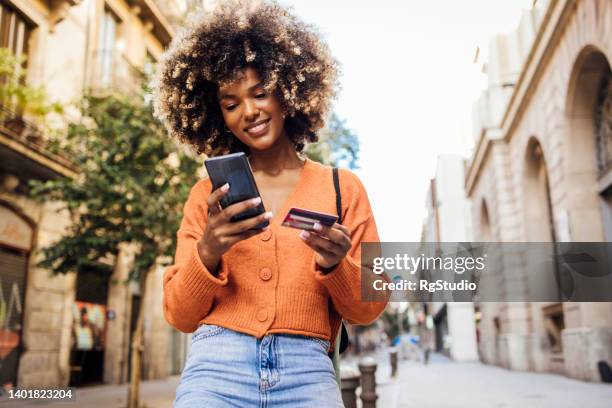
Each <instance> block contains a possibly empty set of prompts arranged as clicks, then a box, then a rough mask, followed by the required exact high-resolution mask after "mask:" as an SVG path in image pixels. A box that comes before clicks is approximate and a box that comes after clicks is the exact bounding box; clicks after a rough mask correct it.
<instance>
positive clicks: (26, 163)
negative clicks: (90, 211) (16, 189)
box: [0, 103, 77, 178]
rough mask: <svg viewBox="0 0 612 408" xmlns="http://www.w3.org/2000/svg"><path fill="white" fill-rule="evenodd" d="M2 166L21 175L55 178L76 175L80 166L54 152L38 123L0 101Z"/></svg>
mask: <svg viewBox="0 0 612 408" xmlns="http://www.w3.org/2000/svg"><path fill="white" fill-rule="evenodd" d="M0 169H3V170H4V171H8V172H11V173H13V174H18V175H24V176H25V175H29V176H30V177H40V178H52V177H55V176H56V175H57V174H61V175H64V176H69V177H70V176H74V175H76V174H77V169H76V167H75V166H74V164H72V163H71V162H70V160H68V159H67V158H65V157H63V156H61V155H60V154H56V153H53V152H52V151H51V150H50V149H49V141H48V140H47V138H45V135H44V133H43V132H42V131H41V129H40V128H39V127H38V126H37V125H36V124H35V123H32V122H30V121H28V120H26V119H24V118H23V117H22V116H21V115H18V114H16V113H15V112H14V111H13V110H11V109H9V108H8V107H7V106H5V105H3V104H2V103H0Z"/></svg>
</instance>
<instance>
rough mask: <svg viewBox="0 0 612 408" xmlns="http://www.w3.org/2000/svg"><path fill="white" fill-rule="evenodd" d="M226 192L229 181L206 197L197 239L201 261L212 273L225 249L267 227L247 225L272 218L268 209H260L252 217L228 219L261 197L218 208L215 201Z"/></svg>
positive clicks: (258, 201) (215, 269)
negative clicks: (203, 223) (204, 220)
mask: <svg viewBox="0 0 612 408" xmlns="http://www.w3.org/2000/svg"><path fill="white" fill-rule="evenodd" d="M228 191H229V184H227V183H226V184H225V185H223V186H221V187H219V188H218V189H216V190H214V191H213V192H212V193H211V194H210V196H209V197H208V200H207V203H208V222H207V223H206V228H205V230H204V234H203V235H202V239H200V241H199V242H198V253H199V254H200V258H201V259H202V263H203V264H204V266H206V268H207V269H208V270H209V271H210V272H211V273H212V274H216V271H217V268H218V266H219V262H220V260H221V255H223V254H224V253H225V252H227V251H228V250H229V249H230V248H231V247H232V245H234V244H235V243H237V242H239V241H242V240H245V239H248V238H250V237H252V236H254V235H257V234H261V233H262V232H263V231H265V230H266V228H267V227H266V228H264V229H257V230H251V228H254V227H255V226H257V225H259V224H260V223H262V222H263V221H265V220H270V219H271V218H272V213H271V212H264V213H263V214H260V215H258V216H256V217H253V218H249V219H246V220H242V221H238V222H231V218H232V217H233V216H235V215H237V214H240V213H242V212H244V211H246V210H248V209H249V208H254V207H257V206H258V205H259V203H260V202H261V198H260V197H257V198H253V199H249V200H244V201H240V202H238V203H234V204H232V205H230V206H228V207H227V208H225V209H222V208H221V205H220V204H219V201H220V200H221V198H222V197H223V196H225V195H226V194H227V192H228Z"/></svg>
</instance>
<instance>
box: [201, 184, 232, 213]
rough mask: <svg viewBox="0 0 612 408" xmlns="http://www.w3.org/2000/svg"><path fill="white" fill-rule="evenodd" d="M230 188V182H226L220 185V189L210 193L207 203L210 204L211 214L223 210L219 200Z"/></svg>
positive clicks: (209, 210)
mask: <svg viewBox="0 0 612 408" xmlns="http://www.w3.org/2000/svg"><path fill="white" fill-rule="evenodd" d="M229 188H230V186H229V184H228V183H225V184H224V185H222V186H221V187H219V188H218V189H216V190H214V191H213V192H212V193H210V195H209V196H208V199H207V200H206V203H207V204H208V213H209V214H211V215H216V214H218V213H219V212H220V211H221V206H220V205H219V200H221V198H223V196H225V195H226V194H227V192H228V191H229Z"/></svg>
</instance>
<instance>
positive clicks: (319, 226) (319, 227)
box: [312, 223, 323, 231]
mask: <svg viewBox="0 0 612 408" xmlns="http://www.w3.org/2000/svg"><path fill="white" fill-rule="evenodd" d="M312 228H313V229H314V230H315V231H321V230H323V227H322V226H321V224H319V223H316V224H315V225H314V226H313V227H312Z"/></svg>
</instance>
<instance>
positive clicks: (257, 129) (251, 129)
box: [244, 119, 270, 136]
mask: <svg viewBox="0 0 612 408" xmlns="http://www.w3.org/2000/svg"><path fill="white" fill-rule="evenodd" d="M269 123H270V119H265V120H260V121H258V122H255V123H253V124H251V125H249V126H247V127H246V128H245V129H244V130H245V132H247V133H248V134H249V135H250V136H261V135H264V134H265V133H266V132H267V131H268V128H269V127H270V126H269Z"/></svg>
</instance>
